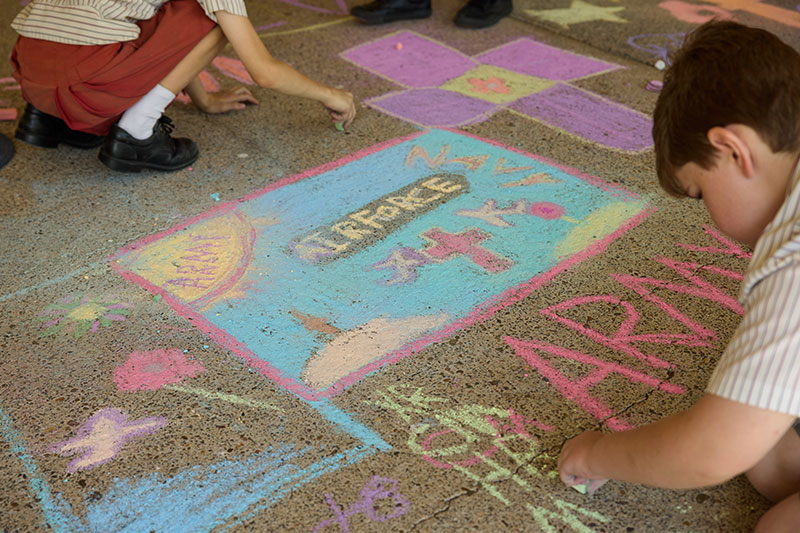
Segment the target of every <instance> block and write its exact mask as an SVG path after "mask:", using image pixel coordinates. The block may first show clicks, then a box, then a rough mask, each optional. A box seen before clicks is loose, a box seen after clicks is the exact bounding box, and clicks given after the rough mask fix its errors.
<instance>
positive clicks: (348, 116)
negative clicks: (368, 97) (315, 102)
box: [323, 87, 356, 128]
mask: <svg viewBox="0 0 800 533" xmlns="http://www.w3.org/2000/svg"><path fill="white" fill-rule="evenodd" d="M330 90H331V96H330V97H329V98H327V99H326V100H325V101H324V102H323V105H324V106H325V107H326V108H327V109H328V113H329V114H330V116H331V120H332V121H333V122H342V123H343V124H342V126H344V127H345V128H347V127H348V126H349V125H350V123H352V122H353V119H354V118H356V105H355V103H354V102H353V93H350V92H347V91H343V90H341V89H334V88H332V87H331V88H330Z"/></svg>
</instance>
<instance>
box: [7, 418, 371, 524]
mask: <svg viewBox="0 0 800 533" xmlns="http://www.w3.org/2000/svg"><path fill="white" fill-rule="evenodd" d="M117 414H118V413H117ZM0 436H2V438H3V440H4V441H5V442H6V443H8V446H9V450H10V452H11V454H12V456H13V457H14V458H15V459H16V460H17V461H18V462H19V464H20V465H21V466H22V468H23V469H24V471H25V473H26V474H27V477H26V479H27V481H28V485H29V490H30V493H31V494H32V495H33V496H34V497H35V498H36V501H37V502H38V503H39V505H40V507H41V509H42V516H43V518H44V521H45V523H46V525H48V526H49V527H50V528H51V529H53V530H54V531H70V532H95V531H123V530H130V531H176V532H183V531H186V532H193V533H194V532H205V531H211V530H212V529H213V530H216V531H219V530H228V529H230V528H231V527H234V526H237V525H238V526H241V524H243V523H245V522H247V521H248V520H250V519H252V518H253V517H254V516H255V515H256V514H258V513H259V512H261V511H263V510H265V509H268V508H269V507H271V506H273V505H274V504H275V503H277V502H278V501H280V500H281V499H283V497H284V496H286V495H287V494H289V493H290V492H292V491H293V490H294V489H296V488H297V487H300V486H302V485H305V484H306V483H310V482H312V481H314V480H315V479H317V478H319V477H320V476H322V475H324V474H327V473H330V472H333V471H335V470H337V469H339V468H342V467H345V466H348V465H351V464H354V463H356V462H358V461H360V460H361V459H363V458H365V457H368V456H369V455H371V454H373V453H375V448H374V447H371V446H356V447H354V448H350V449H347V450H345V451H342V452H339V453H335V454H332V455H325V456H324V457H323V458H322V459H319V460H317V461H316V462H314V463H310V464H299V463H301V462H304V461H303V459H304V457H305V456H307V455H309V456H310V455H312V453H313V452H314V450H312V449H311V448H310V447H302V448H295V446H294V445H292V444H284V445H281V446H278V447H276V448H275V449H270V450H267V451H265V452H261V453H257V454H253V455H251V456H248V457H245V458H242V459H239V460H231V461H221V462H217V463H212V464H209V465H207V466H206V465H197V466H193V467H191V468H188V469H186V470H184V471H183V472H180V473H178V474H177V475H175V476H173V477H164V476H163V474H160V473H158V472H153V473H149V474H145V475H144V476H141V477H139V478H124V479H114V480H113V481H112V482H111V484H110V487H109V488H108V489H107V490H106V491H105V492H104V494H103V498H102V499H100V500H97V499H96V498H93V497H92V495H91V494H89V495H88V496H86V497H85V499H84V504H85V506H86V510H85V512H82V513H81V516H82V518H80V517H78V516H76V514H75V513H74V511H73V510H72V507H71V506H70V504H69V502H67V501H66V499H65V498H64V497H63V495H62V494H60V493H58V492H57V491H55V490H53V487H51V486H50V484H49V483H48V481H47V479H48V476H46V475H44V472H43V471H42V469H41V468H40V467H39V465H38V464H37V463H36V460H35V458H34V456H33V455H31V453H30V452H29V451H28V449H27V446H26V444H25V441H24V440H23V438H22V437H21V436H20V435H19V433H18V432H17V431H16V429H15V428H14V426H13V423H12V420H11V417H10V416H8V415H7V414H6V413H5V412H4V411H3V410H2V409H1V408H0ZM319 451H322V450H319ZM309 452H311V453H309ZM317 455H319V453H317Z"/></svg>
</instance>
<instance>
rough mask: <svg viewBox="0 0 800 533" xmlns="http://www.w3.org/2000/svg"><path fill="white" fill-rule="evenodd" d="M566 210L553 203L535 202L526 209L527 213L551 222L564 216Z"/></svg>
mask: <svg viewBox="0 0 800 533" xmlns="http://www.w3.org/2000/svg"><path fill="white" fill-rule="evenodd" d="M566 212H567V210H566V209H564V207H563V206H560V205H558V204H554V203H553V202H536V203H535V204H531V205H530V207H528V213H530V214H531V215H533V216H535V217H539V218H543V219H545V220H553V219H556V218H561V217H562V216H564V213H566Z"/></svg>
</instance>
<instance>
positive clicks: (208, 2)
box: [197, 0, 247, 22]
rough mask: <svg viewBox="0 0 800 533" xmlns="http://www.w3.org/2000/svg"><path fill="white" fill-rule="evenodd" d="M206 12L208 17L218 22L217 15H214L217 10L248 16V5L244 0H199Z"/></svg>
mask: <svg viewBox="0 0 800 533" xmlns="http://www.w3.org/2000/svg"><path fill="white" fill-rule="evenodd" d="M197 1H198V2H199V3H200V5H201V6H202V8H203V11H205V12H206V15H208V18H210V19H211V20H213V21H214V22H217V16H216V15H214V12H215V11H227V12H228V13H230V14H232V15H241V16H243V17H246V16H247V7H245V5H244V0H197Z"/></svg>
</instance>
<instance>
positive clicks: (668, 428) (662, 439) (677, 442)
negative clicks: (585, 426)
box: [558, 394, 795, 489]
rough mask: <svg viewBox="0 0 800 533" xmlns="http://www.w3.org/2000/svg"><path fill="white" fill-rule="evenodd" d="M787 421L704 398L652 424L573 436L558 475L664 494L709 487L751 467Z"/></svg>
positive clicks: (789, 418) (778, 415) (566, 479)
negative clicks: (607, 480)
mask: <svg viewBox="0 0 800 533" xmlns="http://www.w3.org/2000/svg"><path fill="white" fill-rule="evenodd" d="M794 420H795V417H794V416H792V415H788V414H783V413H776V412H774V411H768V410H766V409H761V408H758V407H751V406H749V405H746V404H742V403H738V402H734V401H731V400H726V399H724V398H721V397H719V396H715V395H713V394H706V395H705V396H703V397H702V398H700V400H699V401H698V402H697V403H696V404H695V405H694V406H693V407H692V408H691V409H689V410H687V411H684V412H682V413H678V414H675V415H672V416H670V417H669V418H666V419H664V420H661V421H659V422H656V423H654V424H650V425H647V426H643V427H641V428H638V429H633V430H630V431H623V432H619V433H612V434H605V435H604V434H601V433H598V432H594V431H587V432H584V433H582V434H580V435H578V436H577V437H575V438H574V439H571V440H569V441H567V442H566V443H565V444H564V446H563V448H562V450H561V456H560V457H559V459H558V469H559V473H560V475H561V479H562V480H563V481H564V482H565V483H567V484H569V485H572V484H575V483H576V482H577V483H582V482H583V481H584V480H590V479H603V478H610V479H617V480H620V481H629V482H634V483H641V484H644V485H650V486H655V487H663V488H671V489H688V488H695V487H704V486H708V485H715V484H718V483H722V482H724V481H727V480H728V479H730V478H732V477H733V476H736V475H738V474H741V473H742V472H745V471H747V470H749V469H750V468H751V467H753V466H755V464H756V463H758V461H759V460H760V459H761V458H762V457H764V456H765V455H766V454H767V452H768V451H769V450H771V449H772V448H773V447H774V446H775V444H776V443H777V442H778V441H779V440H780V438H781V437H782V436H783V435H784V433H786V431H787V430H788V429H789V427H790V426H791V425H792V423H793V422H794Z"/></svg>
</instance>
